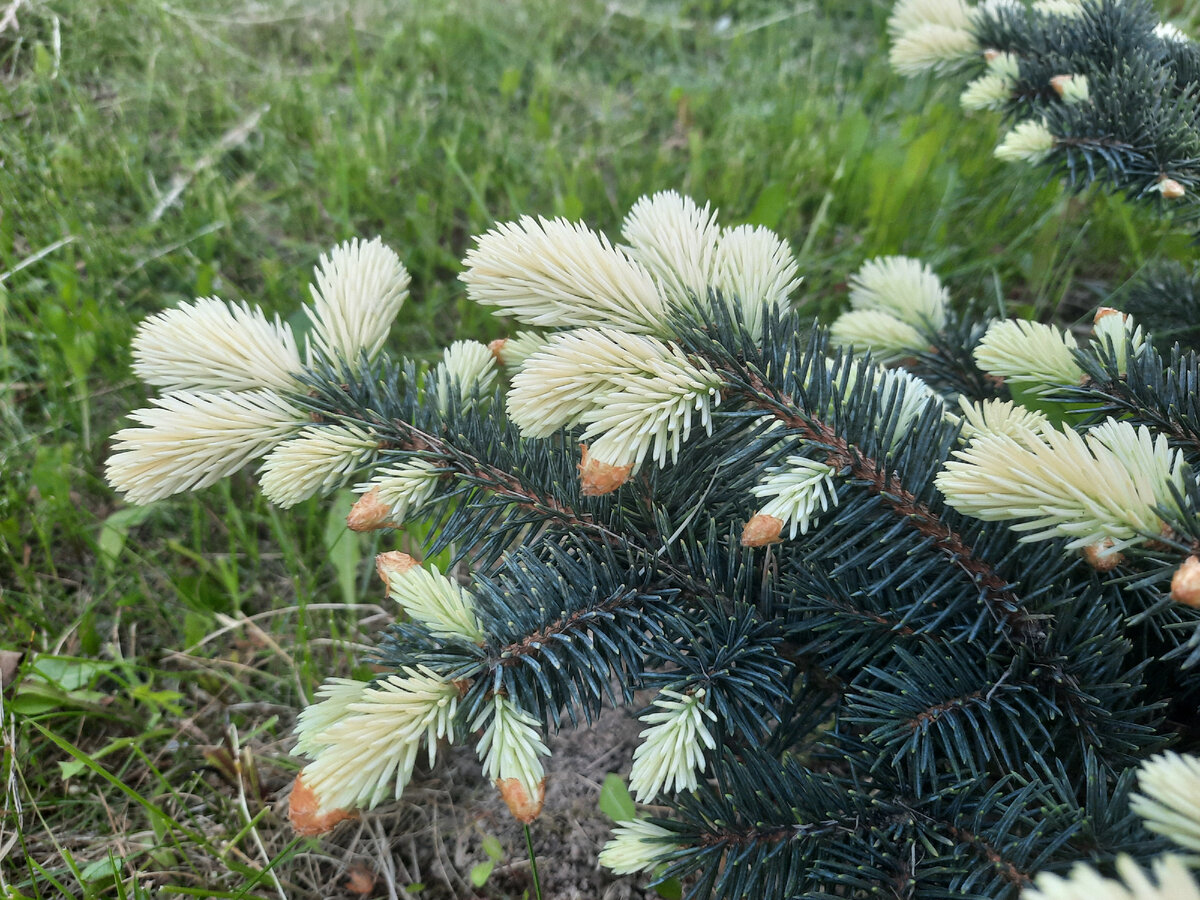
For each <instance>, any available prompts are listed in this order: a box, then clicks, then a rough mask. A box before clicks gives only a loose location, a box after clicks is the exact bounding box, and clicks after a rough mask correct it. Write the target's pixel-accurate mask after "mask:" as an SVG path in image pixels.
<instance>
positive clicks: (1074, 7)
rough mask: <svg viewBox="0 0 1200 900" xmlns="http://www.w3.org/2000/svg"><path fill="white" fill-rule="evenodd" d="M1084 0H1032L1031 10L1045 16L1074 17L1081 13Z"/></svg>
mask: <svg viewBox="0 0 1200 900" xmlns="http://www.w3.org/2000/svg"><path fill="white" fill-rule="evenodd" d="M1083 4H1084V0H1034V4H1033V10H1034V12H1039V13H1041V14H1042V15H1045V16H1059V17H1060V18H1065V19H1076V18H1078V17H1079V16H1082V15H1083Z"/></svg>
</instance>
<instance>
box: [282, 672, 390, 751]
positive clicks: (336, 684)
mask: <svg viewBox="0 0 1200 900" xmlns="http://www.w3.org/2000/svg"><path fill="white" fill-rule="evenodd" d="M370 684H371V683H370V682H369V681H358V680H356V679H354V678H329V679H326V681H325V683H324V684H322V685H321V686H320V687H319V688H317V692H316V695H317V698H318V699H317V700H316V701H315V702H313V703H311V704H309V705H308V706H306V707H305V708H304V709H303V710H301V712H300V715H299V716H298V717H297V718H296V728H295V732H296V746H295V747H294V748H293V752H295V753H302V754H304V755H305V756H307V757H310V758H313V757H315V756H316V754H317V751H318V750H320V748H321V747H323V746H326V745H325V744H323V743H320V742H319V741H318V740H317V735H320V734H321V733H322V732H324V731H325V730H326V729H328V728H329V727H330V726H332V725H333V724H334V723H336V722H339V721H341V720H342V719H344V718H345V717H346V716H348V715H350V705H351V704H352V703H357V702H358V701H359V700H360V699H362V695H363V692H364V691H365V690H366V689H367V688H368V687H370Z"/></svg>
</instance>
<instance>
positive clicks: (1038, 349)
mask: <svg viewBox="0 0 1200 900" xmlns="http://www.w3.org/2000/svg"><path fill="white" fill-rule="evenodd" d="M1077 346H1078V345H1077V344H1076V343H1075V339H1074V338H1072V337H1071V335H1070V334H1068V333H1067V332H1065V331H1060V330H1059V329H1057V328H1055V327H1054V326H1052V325H1043V324H1041V323H1040V322H1029V321H1026V320H1024V319H1002V320H1000V321H997V322H993V323H992V324H991V325H990V326H989V327H988V330H987V333H986V334H984V336H983V340H981V341H980V342H979V344H978V346H976V348H975V362H977V363H979V367H980V368H981V369H983V370H984V371H985V372H987V373H988V374H989V375H996V376H998V377H1000V378H1003V379H1004V380H1005V381H1007V382H1010V383H1012V384H1022V385H1032V386H1034V387H1036V388H1044V387H1048V386H1054V385H1060V384H1078V383H1079V380H1080V379H1081V378H1082V377H1083V369H1081V368H1079V364H1078V363H1077V362H1075V356H1074V354H1073V353H1072V351H1073V350H1075V349H1076V348H1077Z"/></svg>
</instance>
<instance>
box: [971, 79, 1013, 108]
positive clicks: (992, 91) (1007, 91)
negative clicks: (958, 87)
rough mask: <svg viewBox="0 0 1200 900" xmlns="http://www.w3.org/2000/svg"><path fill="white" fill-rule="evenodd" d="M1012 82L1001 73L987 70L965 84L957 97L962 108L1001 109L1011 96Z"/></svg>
mask: <svg viewBox="0 0 1200 900" xmlns="http://www.w3.org/2000/svg"><path fill="white" fill-rule="evenodd" d="M1012 90H1013V83H1012V81H1011V80H1009V79H1008V78H1005V77H1004V76H1003V75H997V74H996V73H995V72H987V73H985V74H983V75H980V76H979V77H978V78H976V79H975V80H974V81H972V82H971V83H970V84H968V85H967V86H966V88H965V89H964V90H963V92H962V95H961V96H960V97H959V98H958V102H959V104H961V106H962V108H963V109H969V110H981V109H1003V108H1004V104H1006V103H1007V102H1008V100H1009V98H1010V97H1011V96H1012Z"/></svg>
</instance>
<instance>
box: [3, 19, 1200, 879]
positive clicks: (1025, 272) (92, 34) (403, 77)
mask: <svg viewBox="0 0 1200 900" xmlns="http://www.w3.org/2000/svg"><path fill="white" fill-rule="evenodd" d="M889 5H890V4H887V3H885V2H883V0H875V2H871V0H862V2H853V3H851V2H844V0H813V2H801V3H779V2H768V0H671V2H668V0H609V2H601V0H578V2H572V3H563V2H561V0H508V2H497V0H444V2H436V3H434V2H424V0H411V2H401V0H397V2H384V0H362V2H354V3H350V2H344V3H326V2H318V0H276V2H252V0H206V2H196V0H179V2H176V3H166V2H161V0H128V2H124V3H119V4H108V3H98V2H95V0H16V2H12V0H5V2H0V85H2V89H0V472H2V476H0V651H3V652H0V674H2V675H3V682H4V685H5V687H4V691H3V694H2V700H3V706H2V711H3V717H2V720H0V725H2V729H0V730H2V733H3V745H4V758H3V767H2V769H0V776H2V780H3V782H4V785H5V787H4V790H5V799H4V803H3V818H0V896H3V895H4V892H7V896H10V897H19V896H28V897H51V896H70V897H126V896H137V895H144V894H148V893H150V892H154V891H157V890H160V889H161V891H162V892H163V893H164V894H166V895H191V896H217V897H225V896H230V897H234V896H263V897H267V896H280V895H281V894H282V895H284V896H288V897H308V896H312V897H318V896H321V897H324V896H330V890H331V888H330V885H333V884H340V883H342V881H343V880H344V878H345V869H346V865H347V864H346V862H345V859H346V858H342V859H333V858H330V857H327V856H325V855H323V854H322V853H321V851H320V849H319V845H317V844H315V843H313V842H298V841H295V840H293V839H292V837H291V835H290V831H289V830H288V828H287V826H286V824H284V823H283V822H282V818H281V816H280V807H281V804H280V797H281V792H282V790H283V789H284V788H285V787H286V786H287V785H288V784H289V783H290V781H291V778H292V776H293V775H294V773H295V771H296V766H295V763H294V761H293V760H291V759H290V758H289V756H288V755H287V751H288V749H289V747H290V739H289V733H290V727H291V723H292V721H293V719H294V715H295V712H296V710H297V709H298V708H300V707H301V706H303V704H304V703H305V702H306V700H307V698H308V697H309V696H310V694H311V691H312V689H313V687H314V686H315V685H316V684H317V683H318V682H319V680H320V679H321V678H322V677H323V676H324V675H326V674H346V673H347V672H349V671H350V670H351V669H352V668H353V667H354V666H355V665H356V662H355V660H356V659H358V658H360V657H361V655H362V654H361V649H362V647H361V642H362V641H363V640H365V638H364V635H365V634H366V633H367V632H368V631H369V630H370V629H371V628H372V627H374V626H377V625H378V624H379V622H380V621H381V617H382V616H383V615H384V613H383V611H382V610H381V609H380V608H379V607H378V606H377V605H376V601H377V597H378V592H377V591H376V588H375V586H374V585H373V584H372V583H371V582H372V579H373V577H374V576H373V574H372V573H371V572H370V566H369V565H368V564H367V563H368V560H369V558H370V556H371V554H372V553H374V552H375V551H376V549H377V548H376V547H375V545H374V544H373V543H372V542H371V541H370V540H369V539H367V538H359V537H356V536H351V535H348V534H346V533H344V531H343V529H342V527H341V522H342V518H341V517H342V516H343V515H344V512H345V507H346V505H347V503H346V498H345V497H342V498H339V500H338V502H336V503H333V504H330V503H328V502H316V501H314V502H311V503H308V504H305V505H302V506H301V507H298V508H297V509H294V510H290V511H287V512H282V511H280V510H276V509H274V508H272V507H271V506H270V505H269V504H267V503H266V502H265V501H264V500H263V499H262V498H261V497H260V496H259V495H258V494H257V493H256V491H255V490H253V489H252V486H251V482H250V480H249V479H248V478H245V479H242V480H239V479H234V480H233V481H232V482H228V481H227V482H222V483H221V484H220V485H218V486H217V487H214V488H212V489H211V490H209V491H207V492H204V493H202V494H201V495H199V496H197V497H193V496H190V495H189V496H184V497H181V498H173V499H170V500H166V501H162V502H160V503H157V504H154V505H153V506H152V507H149V508H145V509H141V508H138V509H133V508H127V507H125V506H124V505H123V504H122V503H121V501H120V499H119V498H118V497H116V496H114V495H113V493H112V492H111V490H110V489H109V488H108V487H107V486H106V485H105V484H104V481H103V478H102V465H103V460H104V458H105V456H106V453H107V443H108V437H109V435H110V434H111V433H112V432H113V431H115V430H116V429H117V428H119V427H120V426H121V424H122V421H123V416H124V414H125V413H126V412H128V411H129V410H130V409H133V408H135V407H137V406H140V405H142V400H143V399H144V393H143V390H142V388H141V387H140V386H138V385H137V384H135V383H134V382H133V380H132V378H131V377H130V374H129V353H128V346H129V340H130V337H131V335H132V333H133V330H134V328H135V327H136V324H137V322H138V321H139V320H140V319H141V318H142V317H144V316H145V315H147V314H149V313H152V312H155V311H157V310H160V309H163V308H165V307H169V306H171V305H173V304H176V303H178V302H180V301H182V300H187V299H191V298H193V297H196V296H207V295H210V294H217V295H220V296H221V297H223V298H226V299H238V298H245V299H247V300H250V301H252V302H257V303H260V304H262V305H263V306H265V307H266V308H267V309H268V310H279V311H280V312H281V313H282V314H284V315H285V316H288V315H291V314H293V313H294V312H295V311H296V310H297V309H298V305H299V301H300V299H301V298H302V297H303V295H304V292H305V291H306V285H307V283H308V280H309V275H310V272H311V268H312V266H313V264H314V263H315V261H316V258H317V256H318V255H319V253H320V252H321V251H322V250H324V249H326V248H328V247H330V246H332V245H333V244H335V243H336V242H338V241H340V240H343V239H345V238H347V237H350V236H354V235H361V236H364V237H369V236H374V235H376V234H380V235H382V236H383V238H384V239H385V241H387V242H388V243H389V244H390V245H391V246H393V247H394V248H395V249H396V250H397V251H398V252H399V253H400V255H401V258H402V259H404V260H405V262H406V264H407V265H408V267H409V268H410V270H411V272H412V275H413V288H412V296H411V298H410V300H409V302H408V303H407V304H406V306H405V308H404V309H403V310H402V312H401V314H400V318H399V321H398V324H397V326H396V329H395V332H394V334H393V346H395V347H398V348H403V351H404V352H407V353H409V354H411V355H415V356H418V357H432V356H434V355H435V354H436V353H437V352H438V351H439V350H440V348H441V347H442V346H443V345H445V344H446V343H447V342H448V341H449V340H451V339H452V338H453V337H455V336H464V337H466V336H470V337H477V338H482V339H484V340H487V339H489V338H491V337H496V336H498V335H499V334H500V331H499V330H498V327H499V326H498V325H497V323H496V322H495V321H493V320H492V319H491V318H490V317H489V316H487V315H486V314H484V313H482V312H481V311H479V310H477V309H473V308H471V307H469V306H468V305H467V304H466V302H465V299H464V295H463V291H462V290H461V288H460V286H459V284H458V282H457V281H456V275H457V272H458V269H459V260H460V259H461V257H462V255H463V253H464V252H465V250H466V249H467V247H468V246H469V244H470V236H471V235H473V234H476V233H478V232H481V231H483V230H486V229H487V228H488V227H489V226H490V225H491V224H492V223H493V222H494V221H496V220H502V219H507V218H511V217H514V216H516V215H519V214H523V213H532V214H544V215H547V216H550V215H565V216H569V217H572V218H576V217H582V218H585V219H587V220H588V221H589V222H590V223H592V224H593V225H595V226H597V227H599V228H601V229H612V230H615V226H616V224H617V223H618V222H619V221H620V219H621V217H622V216H623V215H624V213H625V211H626V210H627V209H628V208H629V206H630V205H631V204H632V202H633V201H634V200H635V199H636V198H637V197H638V196H639V195H641V194H643V193H646V192H650V191H654V190H659V189H663V188H677V189H679V190H681V191H683V192H686V193H689V194H691V195H692V196H693V197H696V198H697V199H699V200H701V201H704V200H707V201H711V202H712V203H713V204H714V205H716V206H719V207H720V208H721V210H722V222H723V223H725V224H728V225H732V224H737V223H740V222H749V223H756V224H764V225H768V226H770V227H772V228H775V229H776V230H778V231H779V232H780V233H781V234H782V235H784V236H785V237H787V238H788V239H789V240H791V241H792V243H793V245H794V247H795V248H796V252H797V254H798V257H799V259H800V262H801V269H802V271H803V272H804V273H805V274H806V282H805V287H804V288H803V289H802V291H801V297H802V302H804V303H805V304H808V305H809V306H810V308H811V311H812V313H813V315H814V316H817V315H819V316H822V317H828V316H829V315H830V314H831V313H832V312H833V311H834V310H836V309H837V307H838V305H839V303H840V302H841V296H842V293H843V289H842V285H843V281H844V279H845V277H846V275H847V274H848V273H849V272H851V271H853V270H854V269H856V268H857V267H858V266H859V265H860V263H861V262H862V261H863V260H864V259H866V258H869V257H871V256H874V255H877V254H882V253H895V252H903V253H906V254H909V255H912V256H918V257H922V258H924V259H926V260H928V261H929V262H931V263H932V264H933V265H934V267H935V269H936V270H937V271H938V272H939V274H941V275H942V277H943V278H944V279H945V280H946V281H947V283H948V284H949V285H951V287H952V290H953V292H954V294H955V296H956V298H958V299H959V300H960V301H965V300H967V299H968V298H974V299H975V301H976V302H978V303H980V304H982V305H986V306H989V307H992V308H1000V307H1004V308H1006V309H1007V310H1008V311H1009V312H1010V313H1012V312H1017V313H1019V314H1024V315H1028V316H1032V317H1037V318H1043V319H1056V320H1058V321H1067V322H1071V321H1074V320H1075V318H1076V317H1078V316H1080V315H1082V314H1083V313H1084V312H1085V311H1086V310H1087V309H1088V308H1089V307H1090V306H1093V305H1094V303H1095V301H1096V299H1097V298H1098V297H1099V296H1101V295H1103V294H1105V293H1106V292H1107V291H1110V290H1113V289H1119V288H1120V286H1121V285H1122V284H1124V283H1125V281H1126V280H1127V279H1128V278H1129V277H1130V276H1131V274H1133V273H1134V272H1136V271H1137V270H1138V269H1139V267H1141V266H1142V265H1143V264H1144V263H1145V262H1146V261H1147V260H1149V259H1152V258H1156V257H1168V258H1175V259H1181V260H1191V259H1193V258H1194V257H1195V253H1196V251H1195V246H1194V245H1193V244H1191V243H1190V242H1189V240H1190V239H1189V237H1188V235H1186V234H1181V233H1173V232H1172V230H1171V225H1170V223H1169V222H1162V221H1161V220H1160V219H1159V218H1158V217H1157V216H1156V215H1155V214H1154V213H1153V212H1152V211H1149V210H1138V209H1135V208H1133V207H1130V206H1127V205H1125V204H1123V203H1121V202H1120V201H1119V200H1115V199H1111V198H1108V197H1104V196H1097V195H1091V194H1088V195H1084V196H1082V197H1068V196H1064V195H1063V194H1062V192H1061V188H1060V186H1059V185H1058V184H1057V183H1055V182H1046V181H1044V180H1042V178H1041V176H1040V175H1037V174H1032V175H1031V170H1022V169H1019V168H1015V167H1011V166H1004V165H1002V164H1000V163H998V162H996V161H994V160H993V159H992V158H991V150H992V148H993V146H994V145H995V143H996V141H997V139H998V125H999V123H998V122H997V121H994V120H989V119H988V118H987V117H982V118H981V119H977V120H974V121H970V120H969V121H966V122H964V119H963V116H962V113H961V111H960V110H959V109H958V105H957V96H956V90H955V87H954V86H953V85H950V86H939V85H937V84H935V83H933V82H932V81H920V80H918V81H915V82H914V81H911V80H908V79H902V78H900V77H898V76H896V75H894V74H892V73H891V72H890V71H889V69H888V66H887V60H886V52H885V47H886V36H885V27H884V26H885V22H886V18H887V14H888V11H889ZM1159 6H1160V11H1161V12H1162V14H1163V15H1164V17H1170V18H1172V20H1173V21H1175V22H1176V24H1178V25H1180V26H1181V27H1184V28H1185V29H1187V30H1189V31H1190V32H1191V33H1192V34H1195V33H1196V31H1197V27H1198V26H1200V11H1197V9H1196V8H1195V6H1194V4H1190V3H1187V2H1186V0H1173V5H1172V4H1169V3H1168V4H1162V3H1160V4H1159ZM10 14H11V15H10ZM387 540H389V541H391V540H393V539H392V538H388V539H387ZM390 547H391V544H389V545H388V546H386V547H382V548H379V549H390ZM622 764H624V765H627V764H628V761H627V760H626V761H624V763H622V761H621V760H613V761H612V762H611V766H612V768H614V769H619V768H620V766H621V765H622ZM379 823H380V824H382V827H383V831H380V832H379V833H380V834H383V833H384V832H387V833H399V832H402V831H403V829H404V828H406V827H408V824H411V823H408V824H406V822H405V821H404V820H402V818H400V814H399V813H396V814H394V815H393V818H392V819H388V818H387V815H386V814H385V815H384V816H382V817H381V818H380V820H379ZM384 846H386V842H385V844H384ZM361 849H362V848H360V850H361ZM488 852H489V853H490V852H491V851H490V850H489V851H488ZM480 858H481V859H482V858H483V857H482V856H480ZM557 863H558V864H560V865H565V864H566V863H565V862H563V861H561V860H560V861H557ZM555 864H556V861H555V860H547V861H545V863H544V865H545V866H554V865H555ZM390 878H391V880H390V882H389V883H388V885H387V890H388V891H403V890H405V889H406V888H407V887H411V886H412V885H413V884H416V885H418V886H417V887H416V888H415V889H414V891H413V894H414V895H415V896H437V895H438V894H437V893H436V892H437V891H438V890H441V891H449V892H455V891H460V892H469V890H470V888H469V887H467V882H466V881H461V880H460V881H461V884H459V883H451V882H450V881H447V882H446V883H445V884H443V885H440V887H439V886H435V885H432V884H429V885H424V887H422V886H421V885H422V884H423V882H421V881H420V876H419V874H414V873H403V872H402V873H396V872H394V871H393V872H391V873H390ZM385 880H386V879H385ZM381 890H382V889H381ZM480 892H481V893H482V894H483V895H486V896H497V897H500V896H508V894H506V893H505V889H504V887H503V885H501V884H499V883H498V882H492V883H487V884H484V885H483V886H482V888H480ZM518 895H519V894H518Z"/></svg>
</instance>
